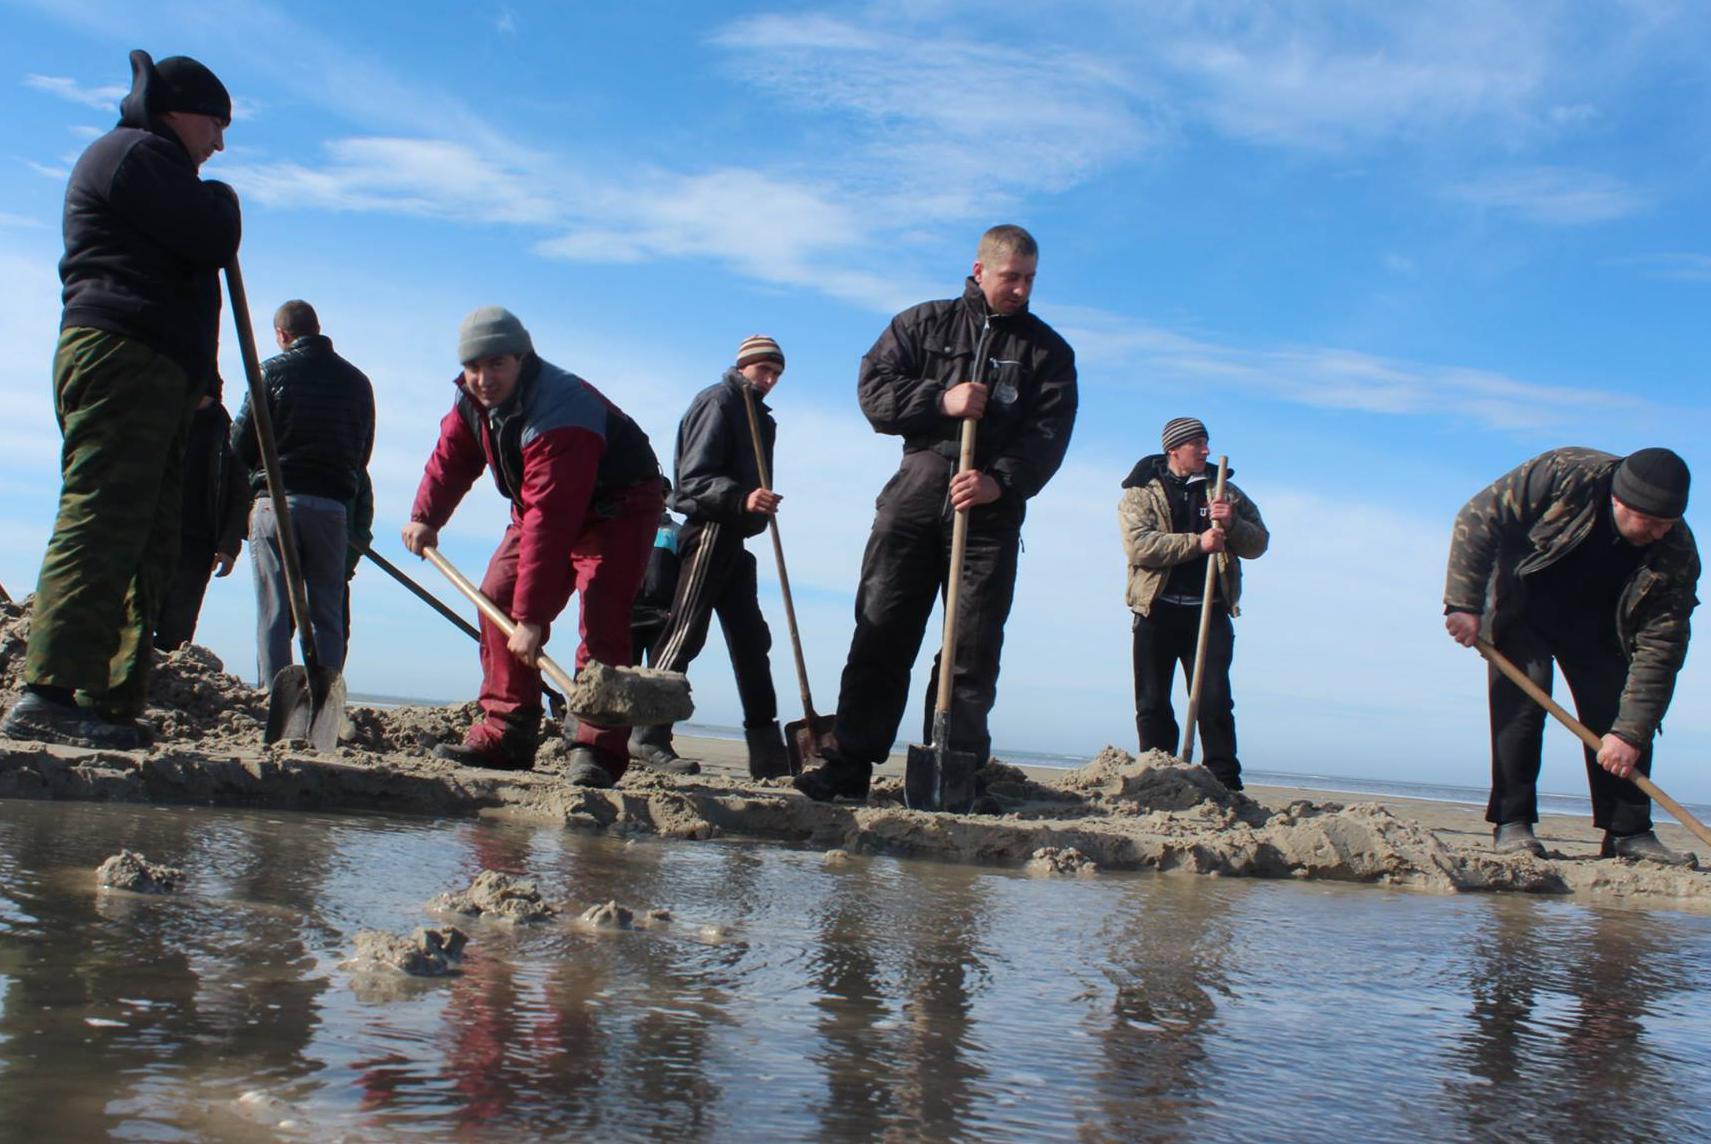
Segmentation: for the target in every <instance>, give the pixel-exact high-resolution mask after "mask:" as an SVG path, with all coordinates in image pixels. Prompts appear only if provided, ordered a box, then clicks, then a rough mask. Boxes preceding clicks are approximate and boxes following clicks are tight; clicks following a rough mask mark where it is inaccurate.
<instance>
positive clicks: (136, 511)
mask: <svg viewBox="0 0 1711 1144" xmlns="http://www.w3.org/2000/svg"><path fill="white" fill-rule="evenodd" d="M53 364H54V369H53V374H54V377H53V381H54V410H55V413H56V415H57V417H58V419H59V427H60V432H61V433H62V434H63V435H64V438H65V440H64V444H63V446H62V447H61V451H60V476H61V480H62V482H63V483H62V487H61V489H60V494H59V515H58V516H57V517H56V518H55V519H54V525H53V535H52V536H51V537H50V538H49V540H48V550H47V555H45V556H44V557H42V572H41V579H40V580H39V581H38V582H37V585H36V602H35V614H34V616H33V617H32V618H31V622H30V647H29V652H28V655H27V657H26V659H25V663H24V680H25V682H26V683H36V684H46V685H51V686H56V687H69V688H74V689H76V690H77V691H79V692H81V693H82V694H83V697H84V698H85V701H86V702H92V703H93V704H95V705H96V706H98V707H100V708H101V709H103V710H105V711H111V712H112V713H116V714H122V715H123V714H135V713H136V712H138V711H140V710H142V706H143V698H144V694H145V691H146V689H147V685H148V666H149V654H150V647H149V644H150V640H149V636H150V633H152V632H153V631H154V621H155V616H156V614H157V613H158V612H159V610H160V605H161V601H162V600H163V599H164V598H165V595H166V589H167V586H168V584H169V582H170V580H171V578H172V574H173V570H174V568H175V567H176V565H177V563H178V528H179V514H180V511H181V508H182V505H181V500H182V494H181V488H180V486H181V484H182V480H183V462H184V443H185V440H186V438H187V436H188V434H189V428H190V418H191V413H192V412H193V410H194V407H195V404H196V399H197V397H198V396H199V395H200V387H199V386H197V387H193V386H192V385H191V384H190V382H189V380H188V379H187V378H186V377H185V374H184V371H183V369H181V368H180V367H179V366H178V364H177V363H175V362H173V361H172V360H170V359H169V358H165V357H162V356H161V355H160V354H157V353H155V352H154V351H153V350H151V349H149V348H148V347H147V346H145V345H144V344H143V343H141V342H139V341H136V340H135V339H132V338H126V337H121V336H120V335H118V334H110V333H107V332H105V331H103V330H92V329H85V328H78V327H74V328H72V329H68V330H65V331H63V332H62V333H61V334H60V338H59V349H58V352H57V353H55V355H54V363H53Z"/></svg>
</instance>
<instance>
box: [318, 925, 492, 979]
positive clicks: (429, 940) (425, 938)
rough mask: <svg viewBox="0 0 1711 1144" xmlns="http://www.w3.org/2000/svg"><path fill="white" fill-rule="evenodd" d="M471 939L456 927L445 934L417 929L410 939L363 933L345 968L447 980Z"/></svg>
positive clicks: (449, 927) (379, 933)
mask: <svg viewBox="0 0 1711 1144" xmlns="http://www.w3.org/2000/svg"><path fill="white" fill-rule="evenodd" d="M468 940H469V939H468V938H467V937H466V936H465V935H464V932H463V931H462V930H460V929H458V928H456V927H455V926H447V927H446V928H445V929H443V930H431V929H417V930H416V932H415V933H413V934H411V935H410V936H409V937H400V936H398V935H397V934H393V933H385V932H383V931H381V930H361V931H359V932H358V933H357V935H356V939H355V942H356V953H355V955H354V956H353V957H352V958H351V959H350V960H349V961H347V962H346V963H345V964H346V965H347V966H348V967H350V968H352V969H355V970H357V971H359V972H375V971H391V972H394V973H403V974H405V975H407V976H410V977H445V976H446V975H447V974H450V973H455V972H456V971H457V963H458V962H459V961H461V960H463V947H464V943H465V942H467V941H468Z"/></svg>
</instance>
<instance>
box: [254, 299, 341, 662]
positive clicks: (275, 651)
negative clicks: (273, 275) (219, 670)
mask: <svg viewBox="0 0 1711 1144" xmlns="http://www.w3.org/2000/svg"><path fill="white" fill-rule="evenodd" d="M273 334H274V338H275V339H276V340H277V341H278V343H279V348H280V349H281V350H283V351H284V352H283V353H281V354H278V355H277V356H275V357H271V358H268V359H267V361H265V362H263V363H262V367H261V373H262V381H263V384H264V385H265V386H266V388H267V399H268V412H269V413H271V414H272V417H273V433H274V438H275V443H276V444H277V446H278V448H279V464H280V468H281V469H282V470H284V471H283V473H282V474H281V478H282V482H283V484H284V485H285V503H286V505H287V506H288V507H289V508H290V510H291V525H292V530H293V531H294V532H295V533H296V537H297V550H298V551H297V558H298V562H299V564H300V566H301V567H302V569H303V580H304V582H305V585H306V587H307V589H308V595H309V620H310V628H311V630H312V631H313V633H314V639H315V654H316V655H317V656H318V657H319V658H320V661H321V663H322V664H323V665H324V666H326V667H330V668H332V669H334V670H335V671H336V670H339V669H341V668H343V667H344V663H345V614H344V612H345V595H344V590H345V553H346V549H347V547H348V545H349V541H348V538H347V528H346V508H345V506H346V505H347V504H348V503H350V502H352V501H354V500H355V499H356V496H357V491H358V488H359V487H360V485H361V483H362V473H363V470H364V469H365V468H367V466H368V457H369V454H370V453H371V452H372V451H373V449H374V389H373V387H372V386H370V385H369V382H368V378H367V377H366V376H365V375H364V374H363V372H362V371H361V370H360V369H358V368H356V366H354V365H352V364H351V363H350V362H348V361H346V360H345V359H344V358H342V357H340V356H339V355H338V354H336V353H334V352H333V343H332V340H331V339H330V338H328V337H327V336H326V335H324V334H322V333H321V322H320V319H319V318H317V317H316V315H315V310H314V307H312V306H310V305H309V303H307V302H304V301H300V300H297V299H293V300H292V301H290V302H287V303H285V305H283V306H281V307H280V308H279V310H278V311H277V312H276V313H275V314H274V316H273ZM251 416H252V415H251V413H250V406H249V402H248V401H246V402H244V405H243V408H242V409H240V410H239V411H238V419H237V420H236V421H235V422H233V423H232V447H233V448H234V449H236V450H237V453H238V456H239V457H241V458H242V459H243V461H244V463H245V464H246V465H248V466H249V469H250V484H251V486H252V487H253V488H254V489H255V493H256V500H255V507H254V508H252V509H251V510H250V559H251V561H252V563H253V564H254V566H255V597H256V658H257V661H258V666H259V667H260V669H261V683H262V686H264V687H265V686H267V684H268V683H269V682H270V681H271V680H272V679H273V677H274V675H275V673H277V672H278V671H279V669H280V668H282V667H285V666H287V665H288V664H290V663H291V631H292V621H291V601H290V597H289V596H288V595H287V593H286V585H285V565H284V562H283V560H282V558H281V556H280V551H279V520H278V517H277V516H275V514H274V511H273V502H272V501H271V500H270V499H269V498H268V494H267V475H266V473H265V472H264V471H263V470H262V466H261V450H260V448H259V446H258V445H257V442H256V437H255V431H254V429H253V428H252V427H251V425H250V418H251Z"/></svg>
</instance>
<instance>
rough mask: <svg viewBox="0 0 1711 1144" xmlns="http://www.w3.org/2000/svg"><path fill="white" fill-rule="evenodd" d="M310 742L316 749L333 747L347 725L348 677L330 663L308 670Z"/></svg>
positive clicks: (336, 745) (323, 749)
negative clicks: (346, 693) (346, 698)
mask: <svg viewBox="0 0 1711 1144" xmlns="http://www.w3.org/2000/svg"><path fill="white" fill-rule="evenodd" d="M309 712H310V716H309V734H308V739H309V742H310V743H312V744H313V745H314V747H315V749H316V750H317V751H334V750H337V749H338V746H339V732H340V731H342V730H343V729H344V725H345V677H344V676H343V675H340V674H339V673H338V672H337V671H335V670H333V669H332V668H330V667H317V668H316V669H315V670H314V671H311V672H309Z"/></svg>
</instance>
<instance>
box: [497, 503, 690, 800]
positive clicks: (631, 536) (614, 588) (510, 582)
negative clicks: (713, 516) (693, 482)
mask: <svg viewBox="0 0 1711 1144" xmlns="http://www.w3.org/2000/svg"><path fill="white" fill-rule="evenodd" d="M618 495H619V497H620V505H619V510H618V515H616V516H614V517H612V518H610V519H596V518H594V517H592V516H590V517H589V519H588V520H587V522H586V523H584V524H583V526H582V534H581V535H580V536H578V537H577V538H576V544H575V545H574V546H573V547H572V548H571V550H570V564H571V571H572V577H571V580H572V583H571V589H570V590H571V591H574V592H576V593H577V594H578V595H580V596H581V597H582V603H581V607H580V609H579V613H580V614H579V616H578V628H577V630H578V634H579V635H580V637H581V640H580V642H579V643H578V644H577V645H576V660H575V663H576V667H575V668H574V669H573V670H578V671H579V670H581V669H582V667H583V666H584V665H585V664H586V663H587V662H588V661H589V660H590V659H597V660H599V661H600V662H601V663H605V664H610V665H611V666H613V667H627V666H629V664H630V608H631V606H632V605H633V604H634V603H635V599H636V589H637V588H640V587H641V584H642V572H643V571H644V570H646V568H647V563H648V551H649V550H650V549H651V548H652V547H653V541H654V534H655V533H656V532H657V531H658V530H659V514H660V512H661V510H663V509H664V508H665V498H664V496H663V494H662V492H661V490H660V484H659V481H657V480H651V481H644V482H642V483H641V484H638V485H632V486H631V487H630V488H628V489H625V490H623V491H622V492H620V493H619V494H618ZM522 538H523V533H522V529H521V528H520V527H519V525H518V524H517V521H516V519H515V517H513V519H512V521H511V525H510V527H508V528H507V529H506V530H505V538H504V539H503V540H501V541H500V542H499V549H498V551H496V552H494V554H493V559H492V560H491V561H489V562H488V565H487V574H486V575H485V576H484V577H482V580H481V591H482V593H483V594H484V595H485V596H486V597H487V598H488V599H489V600H492V601H493V602H494V603H495V604H497V605H498V606H499V610H500V611H502V612H504V613H505V614H506V615H511V614H512V612H511V603H512V594H513V593H514V592H515V591H516V588H517V557H518V554H519V552H520V551H521V548H522ZM568 602H569V597H568V594H567V596H566V598H565V599H564V600H555V601H552V603H553V604H554V608H553V611H554V614H555V615H556V614H557V613H558V612H560V611H562V610H563V609H564V606H565V604H567V603H568ZM551 634H552V628H551V626H550V625H548V626H547V627H546V629H545V631H544V632H543V633H542V642H543V643H544V642H545V641H546V639H547V637H548V636H550V635H551ZM506 644H507V640H506V638H505V635H504V633H502V632H500V630H499V628H498V627H497V626H495V625H494V623H493V621H491V620H489V619H488V618H487V617H485V616H483V617H482V618H481V710H482V722H480V723H477V724H476V725H475V726H473V727H471V728H470V729H469V733H468V734H467V735H466V736H465V737H464V742H465V743H467V744H469V745H470V746H473V747H477V748H481V749H489V750H505V749H506V746H505V744H506V742H507V737H508V736H509V737H510V739H509V741H518V740H522V741H528V740H531V739H532V738H533V737H534V736H535V735H538V734H539V724H540V718H541V673H540V672H539V671H537V670H535V669H534V668H529V667H524V666H523V665H522V663H521V662H519V661H518V659H517V657H516V656H514V655H512V654H511V651H510V649H509V648H508V647H507V646H506ZM554 658H555V659H556V658H557V657H556V656H555V657H554ZM559 662H560V666H563V661H562V660H560V661H559ZM629 736H630V729H629V728H628V727H607V726H601V725H598V724H595V723H589V722H586V721H582V720H578V721H577V724H576V744H577V745H578V746H581V747H590V748H592V749H593V750H594V752H595V754H596V755H598V756H599V758H600V765H601V766H603V767H605V768H606V769H607V770H608V771H610V772H611V774H612V777H613V778H620V777H622V776H623V773H624V769H625V768H626V767H628V766H629V762H630V755H629V751H628V750H627V749H626V744H627V742H628V740H629Z"/></svg>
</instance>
